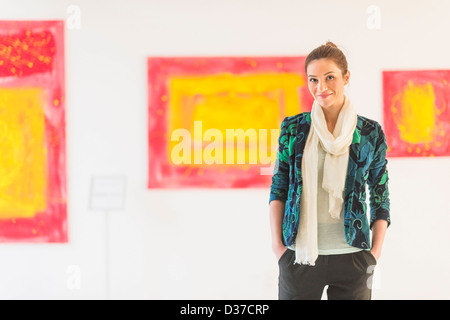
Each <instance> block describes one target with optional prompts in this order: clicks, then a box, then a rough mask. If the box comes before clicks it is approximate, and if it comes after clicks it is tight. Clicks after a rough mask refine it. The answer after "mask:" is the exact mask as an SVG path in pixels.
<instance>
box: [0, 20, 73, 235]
mask: <svg viewBox="0 0 450 320" xmlns="http://www.w3.org/2000/svg"><path fill="white" fill-rule="evenodd" d="M64 82H65V81H64V22H63V21H0V149H1V150H0V242H37V243H42V242H67V241H68V235H67V206H66V199H67V196H66V158H65V92H64V86H65V84H64Z"/></svg>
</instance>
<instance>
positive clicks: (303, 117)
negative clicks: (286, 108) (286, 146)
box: [283, 112, 311, 126]
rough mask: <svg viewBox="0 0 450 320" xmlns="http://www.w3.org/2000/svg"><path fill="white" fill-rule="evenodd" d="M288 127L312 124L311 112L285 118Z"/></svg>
mask: <svg viewBox="0 0 450 320" xmlns="http://www.w3.org/2000/svg"><path fill="white" fill-rule="evenodd" d="M283 122H286V125H288V126H290V125H297V124H301V123H303V122H307V123H311V112H301V113H298V114H296V115H293V116H290V117H286V118H284V120H283Z"/></svg>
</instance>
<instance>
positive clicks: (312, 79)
mask: <svg viewBox="0 0 450 320" xmlns="http://www.w3.org/2000/svg"><path fill="white" fill-rule="evenodd" d="M305 72H306V75H307V78H308V88H309V91H310V93H311V94H312V95H313V97H314V99H315V101H314V103H313V106H312V109H311V112H303V113H300V114H297V115H295V116H292V117H286V118H285V119H284V120H283V122H282V124H281V133H280V137H279V149H278V153H277V165H276V167H275V170H274V175H273V178H272V186H271V191H270V200H269V204H270V224H271V233H272V249H273V252H274V253H275V256H276V257H277V259H278V264H279V269H280V273H279V278H278V281H279V282H278V297H279V299H320V298H321V297H322V293H323V289H324V287H325V286H328V289H327V296H328V299H367V300H369V299H371V279H372V273H373V269H374V267H375V264H376V263H377V260H378V259H379V257H380V255H381V248H382V245H383V240H384V236H385V232H386V229H387V227H388V226H389V225H390V214H389V191H388V184H387V183H388V172H387V168H386V165H387V160H386V149H387V145H386V141H385V136H384V133H383V130H382V127H381V126H380V124H378V123H377V122H376V121H374V120H370V119H367V118H365V117H363V116H360V115H357V113H356V110H355V107H354V106H353V104H352V102H351V101H350V99H349V97H348V96H347V95H346V94H345V93H344V86H345V85H347V84H348V82H349V77H350V72H349V71H348V69H347V60H346V58H345V55H344V54H343V53H342V51H341V50H339V49H338V48H337V47H336V45H334V44H333V43H332V42H327V43H326V44H325V45H322V46H320V47H318V48H316V49H314V50H313V51H312V52H311V53H310V54H309V55H308V57H307V58H306V61H305ZM366 183H367V184H368V186H369V191H370V199H369V200H370V223H369V221H368V220H367V215H366V202H365V199H366ZM370 229H371V230H372V241H370V239H369V238H370V231H369V230H370ZM371 243H372V245H371Z"/></svg>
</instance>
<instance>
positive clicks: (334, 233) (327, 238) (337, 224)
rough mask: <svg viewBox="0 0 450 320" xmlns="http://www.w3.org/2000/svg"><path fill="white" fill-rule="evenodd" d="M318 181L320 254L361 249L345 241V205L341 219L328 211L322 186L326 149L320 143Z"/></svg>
mask: <svg viewBox="0 0 450 320" xmlns="http://www.w3.org/2000/svg"><path fill="white" fill-rule="evenodd" d="M318 149H319V157H318V158H319V163H318V177H317V178H318V183H317V238H318V239H317V240H318V246H319V254H320V255H328V254H343V253H351V252H357V251H361V250H362V249H360V248H356V247H352V246H350V245H349V244H348V243H347V242H346V241H345V231H344V207H342V210H341V215H340V218H339V219H333V218H332V217H331V215H330V213H329V212H328V205H329V196H328V192H327V191H325V190H324V189H323V188H322V180H323V164H324V161H325V156H326V151H325V150H323V148H322V146H321V144H320V143H319V147H318Z"/></svg>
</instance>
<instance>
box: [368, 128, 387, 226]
mask: <svg viewBox="0 0 450 320" xmlns="http://www.w3.org/2000/svg"><path fill="white" fill-rule="evenodd" d="M378 129H379V131H378V132H379V134H378V137H377V138H376V139H377V141H376V145H375V152H374V159H373V161H372V163H371V165H370V167H369V176H368V179H367V182H368V185H369V191H370V199H369V202H370V228H371V229H372V226H373V223H374V222H375V220H379V219H382V220H386V221H387V222H388V227H389V226H390V224H391V218H390V208H389V206H390V202H389V189H388V181H389V177H388V170H387V163H388V161H387V159H386V150H387V144H386V138H385V135H384V132H383V129H382V127H381V126H380V125H378Z"/></svg>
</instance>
